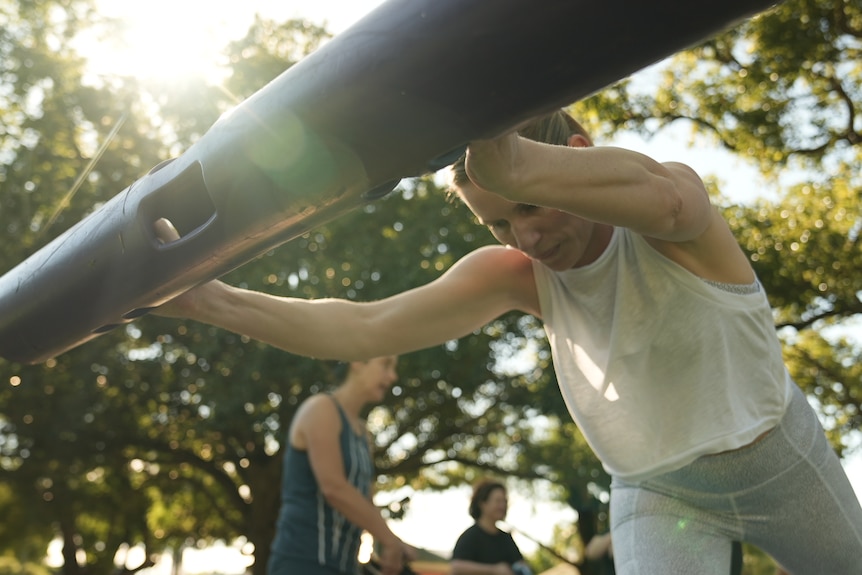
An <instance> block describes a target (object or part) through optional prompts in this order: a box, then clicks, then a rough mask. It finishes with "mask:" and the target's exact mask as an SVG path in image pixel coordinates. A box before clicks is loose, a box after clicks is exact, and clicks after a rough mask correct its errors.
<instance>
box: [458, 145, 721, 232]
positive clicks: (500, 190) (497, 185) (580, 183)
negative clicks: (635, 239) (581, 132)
mask: <svg viewBox="0 0 862 575" xmlns="http://www.w3.org/2000/svg"><path fill="white" fill-rule="evenodd" d="M466 169H467V173H468V174H469V176H470V179H471V180H472V181H473V183H474V184H476V185H477V186H479V187H480V188H482V189H485V190H487V191H489V192H493V193H495V194H498V195H500V196H502V197H504V198H506V199H507V200H510V201H513V202H518V203H524V204H530V205H537V206H543V207H548V208H554V209H558V210H562V211H565V212H569V213H572V214H576V215H578V216H581V217H583V218H585V219H588V220H591V221H594V222H599V223H604V224H610V225H614V226H620V227H625V228H629V229H631V230H633V231H635V232H637V233H639V234H641V235H644V236H649V237H654V238H657V239H664V240H668V241H687V240H691V239H694V238H696V237H698V236H699V235H700V234H701V233H703V231H704V230H705V229H706V227H707V226H708V225H709V221H710V211H711V210H710V202H709V197H708V195H707V192H706V189H705V187H704V185H703V182H702V181H701V179H700V177H698V175H697V174H696V173H695V172H694V171H693V170H691V168H689V167H687V166H685V165H683V164H679V163H667V164H661V163H659V162H656V161H655V160H653V159H651V158H649V157H647V156H645V155H643V154H640V153H638V152H634V151H631V150H626V149H623V148H615V147H607V146H604V147H593V146H554V145H550V144H544V143H540V142H535V141H533V140H529V139H526V138H523V137H520V136H518V135H517V134H515V133H510V134H507V135H505V136H502V137H500V138H497V139H495V140H486V141H481V142H472V143H471V144H470V146H469V148H468V154H467V163H466Z"/></svg>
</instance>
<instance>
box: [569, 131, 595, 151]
mask: <svg viewBox="0 0 862 575" xmlns="http://www.w3.org/2000/svg"><path fill="white" fill-rule="evenodd" d="M566 145H567V146H568V147H570V148H589V147H590V146H592V145H593V143H592V142H591V141H590V139H589V138H587V137H586V136H584V135H582V134H572V135H571V136H569V139H568V140H566Z"/></svg>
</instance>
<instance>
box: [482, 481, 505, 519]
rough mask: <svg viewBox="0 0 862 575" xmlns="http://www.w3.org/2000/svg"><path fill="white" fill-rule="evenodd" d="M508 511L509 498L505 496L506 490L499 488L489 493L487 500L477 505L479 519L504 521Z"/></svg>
mask: <svg viewBox="0 0 862 575" xmlns="http://www.w3.org/2000/svg"><path fill="white" fill-rule="evenodd" d="M508 509H509V498H508V496H507V495H506V490H505V489H502V488H499V487H498V488H497V489H494V490H493V491H491V493H489V494H488V499H486V500H485V501H483V502H482V503H480V504H479V511H480V512H481V518H484V519H491V520H493V521H502V520H504V519H505V518H506V512H507V511H508Z"/></svg>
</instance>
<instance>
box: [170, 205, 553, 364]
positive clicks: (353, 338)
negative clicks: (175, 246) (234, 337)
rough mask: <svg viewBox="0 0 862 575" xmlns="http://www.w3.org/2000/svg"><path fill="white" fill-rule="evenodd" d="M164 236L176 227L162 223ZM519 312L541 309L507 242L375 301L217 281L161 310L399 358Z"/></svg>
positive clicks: (284, 344)
mask: <svg viewBox="0 0 862 575" xmlns="http://www.w3.org/2000/svg"><path fill="white" fill-rule="evenodd" d="M157 229H158V230H159V231H158V233H159V236H160V237H162V238H170V237H172V235H171V234H175V232H172V231H171V226H170V224H169V223H168V222H166V221H164V220H160V222H158V225H157ZM514 309H518V310H521V311H524V312H526V313H534V314H538V299H537V295H536V290H535V284H534V281H533V276H532V267H531V264H530V262H529V260H528V259H527V258H526V257H525V256H524V255H523V254H521V253H519V252H517V251H516V250H511V249H507V248H503V247H501V246H489V247H486V248H481V249H479V250H477V251H475V252H473V253H471V254H469V255H468V256H466V257H464V258H462V259H461V260H460V261H459V262H457V263H456V264H455V265H453V266H452V267H451V268H450V269H449V270H448V271H447V272H446V273H445V274H443V275H442V276H441V277H439V278H438V279H437V280H435V281H433V282H431V283H429V284H426V285H424V286H421V287H418V288H415V289H412V290H409V291H406V292H403V293H400V294H397V295H394V296H392V297H389V298H386V299H382V300H378V301H374V302H362V303H360V302H352V301H348V300H341V299H319V300H305V299H297V298H288V297H277V296H273V295H269V294H265V293H261V292H255V291H250V290H245V289H240V288H237V287H233V286H229V285H227V284H225V283H222V282H219V281H212V282H208V283H206V284H203V285H201V286H199V287H197V288H194V289H192V290H190V291H188V292H186V293H185V294H183V295H181V296H178V297H177V298H175V299H174V300H172V301H170V302H168V303H166V304H165V305H163V306H162V307H159V308H157V309H156V310H154V312H153V313H154V314H156V315H164V316H170V317H186V318H189V319H193V320H197V321H201V322H204V323H207V324H211V325H214V326H217V327H221V328H224V329H227V330H230V331H233V332H235V333H239V334H242V335H246V336H248V337H251V338H253V339H256V340H259V341H263V342H266V343H269V344H271V345H274V346H276V347H279V348H281V349H284V350H286V351H289V352H291V353H295V354H297V355H303V356H308V357H315V358H319V359H340V360H347V361H350V360H364V359H367V358H370V357H378V356H382V355H399V354H403V353H407V352H411V351H416V350H418V349H423V348H426V347H430V346H433V345H437V344H441V343H443V342H445V341H448V340H450V339H456V338H460V337H462V336H464V335H466V334H468V333H470V332H472V331H474V330H476V329H478V328H480V327H482V326H483V325H485V324H486V323H488V322H490V321H491V320H493V319H495V318H496V317H498V316H500V315H502V314H504V313H506V312H508V311H511V310H514Z"/></svg>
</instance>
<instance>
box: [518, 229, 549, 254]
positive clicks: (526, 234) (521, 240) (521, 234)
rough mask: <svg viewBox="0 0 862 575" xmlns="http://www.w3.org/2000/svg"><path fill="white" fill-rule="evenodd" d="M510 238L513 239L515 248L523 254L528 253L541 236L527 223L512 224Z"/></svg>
mask: <svg viewBox="0 0 862 575" xmlns="http://www.w3.org/2000/svg"><path fill="white" fill-rule="evenodd" d="M512 236H513V237H514V238H515V247H516V248H518V249H519V250H521V251H523V252H527V253H530V252H531V250H532V249H533V248H535V247H536V245H537V244H538V243H539V238H541V237H542V234H541V233H539V231H538V230H537V229H536V228H535V227H533V226H531V225H530V224H529V223H527V222H518V223H513V224H512Z"/></svg>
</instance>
